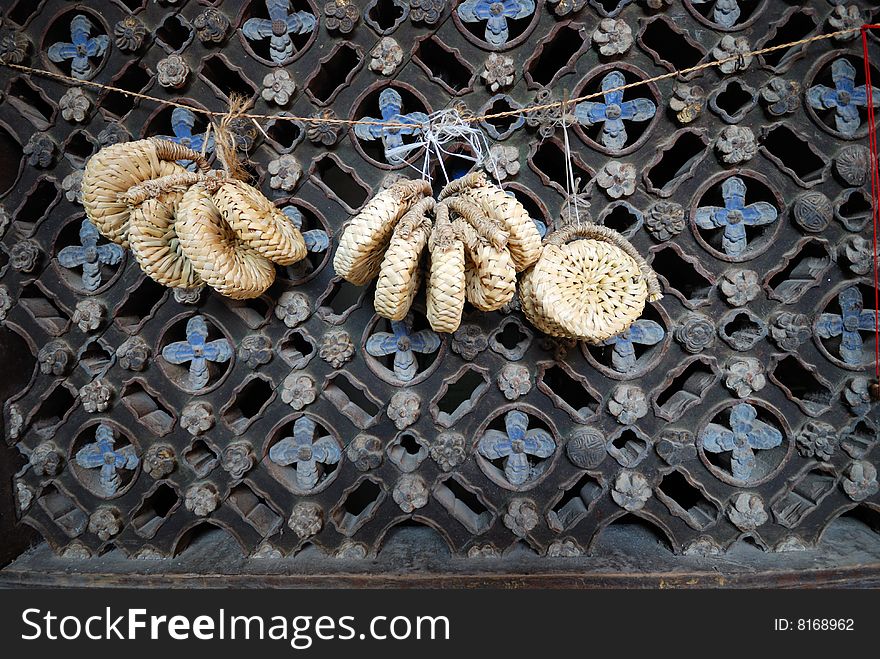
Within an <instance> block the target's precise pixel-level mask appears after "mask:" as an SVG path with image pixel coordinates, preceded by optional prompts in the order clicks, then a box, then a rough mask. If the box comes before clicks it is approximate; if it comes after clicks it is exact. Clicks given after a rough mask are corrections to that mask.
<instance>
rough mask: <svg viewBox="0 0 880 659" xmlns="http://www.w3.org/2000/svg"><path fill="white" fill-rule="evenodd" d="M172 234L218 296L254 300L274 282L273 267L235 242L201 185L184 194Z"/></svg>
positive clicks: (250, 249)
mask: <svg viewBox="0 0 880 659" xmlns="http://www.w3.org/2000/svg"><path fill="white" fill-rule="evenodd" d="M175 230H176V231H177V236H178V239H179V240H180V247H181V249H182V250H183V254H184V255H185V256H186V257H187V258H188V259H189V260H190V261H191V262H192V267H193V269H194V270H195V271H196V272H197V273H198V275H199V277H201V279H202V280H203V281H204V282H205V283H206V284H208V285H209V286H211V287H212V288H214V289H216V290H217V291H218V292H219V293H221V294H222V295H225V296H227V297H231V298H233V299H236V300H243V299H248V298H254V297H258V296H260V295H262V294H263V293H264V292H265V291H266V289H267V288H269V286H271V285H272V282H274V281H275V266H274V265H273V264H272V262H271V261H269V260H268V259H267V258H266V257H264V256H261V255H260V254H258V253H257V252H255V251H254V250H253V249H252V248H250V247H248V246H247V245H245V244H244V243H242V242H241V240H239V238H238V235H237V234H236V233H235V231H233V230H232V228H231V227H230V226H229V225H228V224H227V223H226V222H225V221H224V220H223V218H222V217H221V216H220V211H218V210H217V208H216V206H214V202H213V201H211V194H210V192H209V191H208V189H207V188H206V187H205V185H204V184H203V183H198V184H196V185H193V186H192V187H191V188H189V190H187V191H186V192H185V193H184V195H183V198H182V199H181V200H180V203H179V204H178V206H177V222H176V224H175Z"/></svg>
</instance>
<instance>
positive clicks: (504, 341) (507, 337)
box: [495, 323, 531, 350]
mask: <svg viewBox="0 0 880 659" xmlns="http://www.w3.org/2000/svg"><path fill="white" fill-rule="evenodd" d="M495 339H496V340H497V341H498V343H500V344H501V345H502V346H504V347H505V348H507V349H508V350H516V349H518V348H520V347H521V345H522V344H523V343H525V342H528V341H530V340H531V337H530V336H529V335H528V334H525V333H524V332H523V331H522V330H521V329H520V326H519V325H518V324H517V323H505V325H504V328H503V329H502V330H501V331H500V332H498V333H497V334H495Z"/></svg>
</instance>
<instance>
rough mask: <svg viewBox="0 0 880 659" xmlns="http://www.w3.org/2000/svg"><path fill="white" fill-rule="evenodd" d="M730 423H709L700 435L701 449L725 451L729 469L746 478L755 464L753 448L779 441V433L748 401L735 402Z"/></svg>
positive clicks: (741, 478)
mask: <svg viewBox="0 0 880 659" xmlns="http://www.w3.org/2000/svg"><path fill="white" fill-rule="evenodd" d="M728 423H729V425H730V427H729V428H726V427H724V426H722V425H720V424H718V423H710V424H709V425H708V426H706V429H705V430H704V431H703V433H702V435H701V436H700V439H701V441H702V442H703V449H704V450H706V451H709V452H710V453H727V452H729V453H730V454H731V456H730V471H731V473H732V474H733V477H734V478H735V479H737V480H740V481H748V480H749V479H750V478H751V476H752V472H753V471H754V470H755V468H756V467H757V459H756V458H755V451H756V450H767V449H772V448H775V447H777V446H779V445H780V444H781V443H782V433H781V432H779V430H777V429H776V428H774V427H773V426H771V425H768V424H766V423H764V422H763V421H759V420H758V411H757V410H756V409H755V408H754V407H753V406H751V405H749V404H748V403H739V404H738V405H735V406H734V408H733V409H732V410H731V412H730V421H729V422H728Z"/></svg>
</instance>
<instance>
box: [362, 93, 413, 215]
mask: <svg viewBox="0 0 880 659" xmlns="http://www.w3.org/2000/svg"><path fill="white" fill-rule="evenodd" d="M385 89H388V87H385V88H381V89H373V91H372V92H370V93H368V94H367V95H366V96H365V97H364V99H363V100H362V101H361V103H360V105H359V106H358V110H357V112H356V113H355V117H356V118H357V119H364V118H366V117H379V116H380V114H379V96H380V95H381V94H382V92H383V91H384V90H385ZM393 89H394V91H396V92H397V93H398V94H400V99H401V112H402V113H403V114H409V113H410V112H428V110H427V108H425V104H424V103H423V102H422V100H421V99H420V98H419V97H418V96H416V95H415V94H414V93H413V92H411V91H410V90H409V89H407V88H406V87H402V86H401V87H393ZM417 139H418V136H413V135H404V136H403V141H404V142H405V143H407V144H408V143H411V142H414V141H416V140H417ZM358 144H359V145H360V147H361V149H363V152H364V153H365V154H366V156H367V157H368V158H371V159H373V160H374V161H376V162H377V163H380V164H386V163H388V160H387V159H386V158H385V147H384V145H383V144H382V140H362V139H359V138H358ZM416 153H417V152H416ZM410 155H414V154H410ZM366 194H367V195H368V194H370V191H369V190H368V191H367V192H366ZM355 208H357V207H355Z"/></svg>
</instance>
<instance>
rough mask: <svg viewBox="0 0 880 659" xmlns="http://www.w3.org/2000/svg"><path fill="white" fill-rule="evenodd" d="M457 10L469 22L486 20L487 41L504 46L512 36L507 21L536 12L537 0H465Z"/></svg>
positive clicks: (459, 15)
mask: <svg viewBox="0 0 880 659" xmlns="http://www.w3.org/2000/svg"><path fill="white" fill-rule="evenodd" d="M457 11H458V17H459V18H460V19H461V20H463V21H465V22H467V23H479V22H482V21H486V33H485V39H486V41H488V42H489V43H490V44H492V45H493V46H503V45H504V44H505V43H507V39H508V38H509V36H510V32H509V30H508V27H507V21H508V20H514V21H515V20H518V19H520V18H526V17H528V16H531V15H532V14H534V13H535V0H465V2H462V3H461V4H460V5H459V6H458V10H457Z"/></svg>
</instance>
